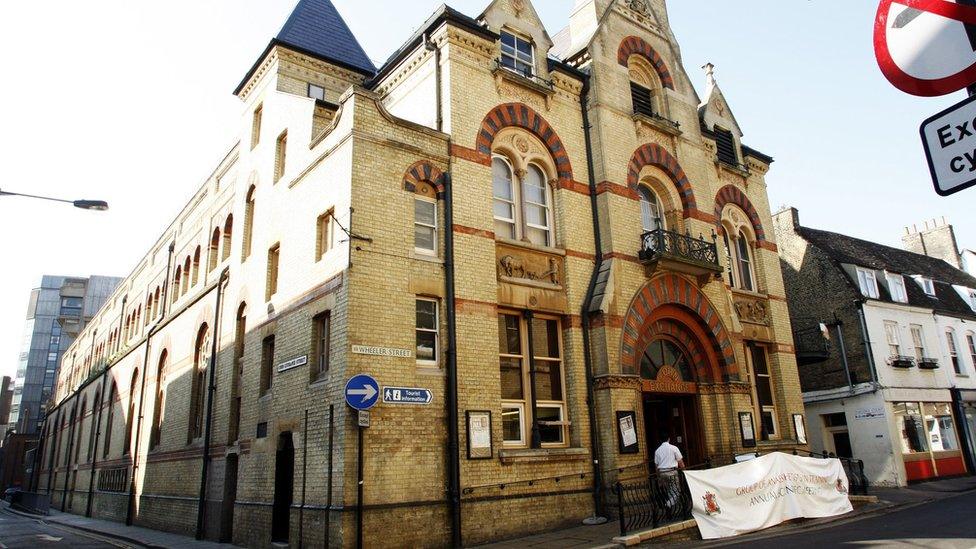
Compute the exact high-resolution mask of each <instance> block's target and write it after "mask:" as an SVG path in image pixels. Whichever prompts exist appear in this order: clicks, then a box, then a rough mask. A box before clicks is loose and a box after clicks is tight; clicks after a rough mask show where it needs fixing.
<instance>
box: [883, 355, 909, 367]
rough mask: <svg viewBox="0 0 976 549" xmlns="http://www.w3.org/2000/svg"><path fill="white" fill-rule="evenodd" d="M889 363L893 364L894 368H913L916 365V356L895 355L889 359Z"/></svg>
mask: <svg viewBox="0 0 976 549" xmlns="http://www.w3.org/2000/svg"><path fill="white" fill-rule="evenodd" d="M888 363H889V364H891V367H892V368H902V369H907V368H912V367H913V366H915V357H911V356H893V357H891V358H889V359H888Z"/></svg>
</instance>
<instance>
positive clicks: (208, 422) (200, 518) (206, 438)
mask: <svg viewBox="0 0 976 549" xmlns="http://www.w3.org/2000/svg"><path fill="white" fill-rule="evenodd" d="M229 274H230V267H225V268H224V270H223V271H222V272H221V273H220V280H219V281H218V282H217V303H216V305H215V306H214V328H213V330H214V334H213V337H212V338H210V365H209V366H208V367H209V368H210V371H209V372H208V378H209V380H208V382H207V385H208V387H207V393H208V394H207V416H206V417H205V418H204V422H205V423H204V424H205V428H204V435H203V470H202V471H201V473H200V500H199V503H197V534H196V538H197V539H198V540H202V539H203V527H204V519H205V517H206V513H207V509H206V503H207V502H206V497H207V472H208V470H209V468H210V438H211V435H212V432H211V431H212V428H213V424H212V418H213V399H214V393H215V392H216V391H217V385H216V375H215V374H216V373H217V339H218V338H219V336H220V304H221V302H222V301H223V297H224V284H225V283H226V282H227V278H228V276H229ZM235 367H236V366H235Z"/></svg>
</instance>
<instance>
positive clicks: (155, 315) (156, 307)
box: [153, 286, 160, 318]
mask: <svg viewBox="0 0 976 549" xmlns="http://www.w3.org/2000/svg"><path fill="white" fill-rule="evenodd" d="M159 309H160V303H159V286H156V291H155V292H154V293H153V318H159Z"/></svg>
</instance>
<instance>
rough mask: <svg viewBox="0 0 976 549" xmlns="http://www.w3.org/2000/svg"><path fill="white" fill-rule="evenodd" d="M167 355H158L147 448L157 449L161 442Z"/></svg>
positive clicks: (164, 352) (164, 353)
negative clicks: (164, 375)
mask: <svg viewBox="0 0 976 549" xmlns="http://www.w3.org/2000/svg"><path fill="white" fill-rule="evenodd" d="M168 356H169V353H168V352H167V351H166V350H165V349H164V350H163V352H162V354H160V355H159V366H158V367H157V369H156V395H155V399H154V402H153V420H152V421H153V422H152V432H151V433H150V434H149V448H151V449H152V448H157V447H158V446H159V443H160V441H161V440H162V427H163V374H164V373H165V371H166V359H167V358H168Z"/></svg>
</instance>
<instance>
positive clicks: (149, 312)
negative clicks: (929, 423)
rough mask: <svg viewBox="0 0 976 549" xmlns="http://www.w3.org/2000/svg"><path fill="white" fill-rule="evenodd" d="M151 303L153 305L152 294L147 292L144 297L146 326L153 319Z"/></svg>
mask: <svg viewBox="0 0 976 549" xmlns="http://www.w3.org/2000/svg"><path fill="white" fill-rule="evenodd" d="M153 305H154V302H153V296H152V294H149V297H148V298H146V326H147V327H148V326H149V322H150V321H151V320H152V319H153Z"/></svg>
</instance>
